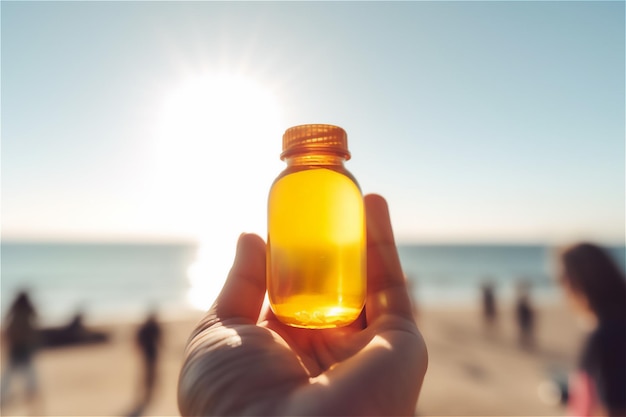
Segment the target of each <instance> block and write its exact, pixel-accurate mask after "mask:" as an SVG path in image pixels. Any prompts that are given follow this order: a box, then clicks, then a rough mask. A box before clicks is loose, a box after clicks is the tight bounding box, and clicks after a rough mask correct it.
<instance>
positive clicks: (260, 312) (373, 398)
mask: <svg viewBox="0 0 626 417" xmlns="http://www.w3.org/2000/svg"><path fill="white" fill-rule="evenodd" d="M365 209H366V216H367V276H368V283H367V284H368V288H367V300H366V303H365V308H364V314H362V315H361V317H360V319H358V320H357V321H356V322H355V323H353V324H351V325H350V326H347V327H342V328H336V329H324V330H309V329H298V328H294V327H290V326H286V325H284V324H282V323H280V322H279V321H278V320H277V319H276V318H275V316H274V315H273V314H272V312H271V310H270V309H269V308H268V307H267V306H265V307H264V306H263V299H264V296H265V290H266V288H265V243H264V242H263V240H262V239H261V238H260V237H259V236H257V235H253V234H244V235H242V236H241V237H240V238H239V242H238V244H237V255H236V257H235V262H234V264H233V267H232V269H231V271H230V273H229V275H228V279H227V280H226V283H225V284H224V288H223V289H222V292H221V293H220V295H219V296H218V298H217V300H216V302H215V303H214V305H213V307H212V308H211V309H210V310H209V312H208V313H207V314H206V316H205V317H204V318H203V320H202V321H201V322H200V324H199V325H198V326H197V328H196V330H195V331H194V333H193V334H192V336H191V338H190V340H189V343H188V345H187V350H186V357H185V362H184V364H183V368H182V371H181V374H180V380H179V386H178V405H179V409H180V412H181V414H182V415H190V416H191V415H193V416H199V415H248V416H249V415H273V416H279V415H284V416H293V415H376V416H389V415H413V414H414V412H415V406H416V403H417V397H418V395H419V391H420V388H421V385H422V381H423V379H424V374H425V372H426V367H427V362H428V355H427V352H426V345H425V344H424V341H423V339H422V336H421V334H420V332H419V330H418V329H417V326H416V325H415V321H414V319H413V316H412V309H411V302H410V299H409V296H408V293H407V288H406V282H405V280H404V275H403V273H402V268H401V266H400V261H399V258H398V253H397V250H396V247H395V243H394V238H393V232H392V229H391V222H390V219H389V212H388V209H387V203H386V202H385V200H384V199H383V198H382V197H380V196H377V195H368V196H366V197H365Z"/></svg>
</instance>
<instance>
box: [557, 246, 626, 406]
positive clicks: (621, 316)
mask: <svg viewBox="0 0 626 417" xmlns="http://www.w3.org/2000/svg"><path fill="white" fill-rule="evenodd" d="M560 263H561V273H560V279H559V281H560V283H561V284H562V286H563V289H564V291H565V293H566V294H567V297H568V300H569V301H570V303H571V304H572V305H573V307H574V309H575V311H576V312H577V313H578V314H579V315H580V316H582V317H583V318H584V319H585V321H586V322H587V323H590V324H591V328H592V330H591V332H590V333H589V335H588V336H587V339H586V341H585V343H584V347H583V349H582V352H581V355H580V362H579V364H578V369H577V372H576V373H575V374H574V375H572V378H571V379H570V389H569V391H570V395H569V398H570V400H569V407H570V412H571V414H572V415H575V416H626V280H625V278H624V274H623V272H622V271H620V269H619V268H618V266H617V264H616V263H615V262H614V260H613V259H612V258H611V257H610V255H609V254H608V253H607V252H606V251H605V250H603V249H602V248H600V247H599V246H597V245H594V244H591V243H579V244H576V245H573V246H571V247H569V248H567V249H565V250H564V251H562V253H561V255H560Z"/></svg>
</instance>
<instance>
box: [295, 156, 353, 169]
mask: <svg viewBox="0 0 626 417" xmlns="http://www.w3.org/2000/svg"><path fill="white" fill-rule="evenodd" d="M345 160H346V158H345V157H344V156H341V155H337V154H331V153H328V154H326V153H298V154H295V155H291V156H289V157H288V158H285V162H286V163H287V166H288V167H296V166H341V167H343V163H344V162H345Z"/></svg>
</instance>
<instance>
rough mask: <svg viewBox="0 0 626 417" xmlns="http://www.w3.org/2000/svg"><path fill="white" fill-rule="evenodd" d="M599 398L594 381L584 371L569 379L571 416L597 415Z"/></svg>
mask: <svg viewBox="0 0 626 417" xmlns="http://www.w3.org/2000/svg"><path fill="white" fill-rule="evenodd" d="M597 402H598V397H597V395H596V392H595V389H594V387H593V381H592V380H591V378H590V377H589V375H587V373H585V372H583V371H577V372H576V373H575V374H573V375H572V376H571V377H570V379H569V403H568V412H569V415H570V416H575V417H588V416H593V415H596V414H595V413H594V411H596V412H597V405H598V404H597Z"/></svg>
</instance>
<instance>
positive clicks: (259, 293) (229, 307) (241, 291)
mask: <svg viewBox="0 0 626 417" xmlns="http://www.w3.org/2000/svg"><path fill="white" fill-rule="evenodd" d="M264 296H265V242H264V241H263V239H261V238H260V237H259V236H257V235H255V234H242V235H241V236H240V237H239V241H238V242H237V254H236V255H235V261H234V263H233V267H232V268H231V270H230V273H229V274H228V278H227V279H226V283H225V284H224V288H223V289H222V291H221V293H220V295H219V296H218V297H217V299H216V301H215V304H214V305H213V308H212V310H213V311H214V312H215V314H216V315H217V317H219V318H220V319H221V320H224V319H231V318H244V319H248V320H250V321H252V322H254V323H256V321H257V319H258V317H259V313H260V310H261V305H262V304H263V297H264Z"/></svg>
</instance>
